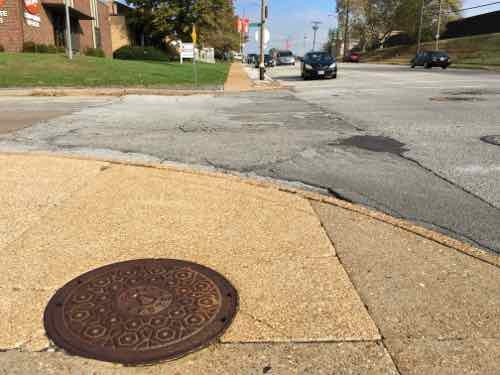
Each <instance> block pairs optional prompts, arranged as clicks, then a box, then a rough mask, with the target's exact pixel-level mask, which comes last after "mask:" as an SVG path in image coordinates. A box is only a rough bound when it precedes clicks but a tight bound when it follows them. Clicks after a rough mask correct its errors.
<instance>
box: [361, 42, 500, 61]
mask: <svg viewBox="0 0 500 375" xmlns="http://www.w3.org/2000/svg"><path fill="white" fill-rule="evenodd" d="M439 45H440V47H439V48H440V49H442V50H445V51H447V52H448V53H449V55H450V57H451V58H452V60H453V65H452V66H460V67H470V68H482V67H491V68H499V69H500V34H486V35H477V36H471V37H465V38H454V39H445V40H442V41H441V42H440V43H439ZM434 48H435V46H434V42H428V43H424V44H423V46H422V49H424V50H433V49H434ZM415 52H416V46H398V47H392V48H385V49H382V50H376V51H372V52H368V53H366V54H364V55H363V61H367V62H386V63H406V64H407V63H409V61H410V60H411V59H412V58H413V57H414V56H415Z"/></svg>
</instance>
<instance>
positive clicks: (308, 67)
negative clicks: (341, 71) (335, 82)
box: [301, 52, 337, 79]
mask: <svg viewBox="0 0 500 375" xmlns="http://www.w3.org/2000/svg"><path fill="white" fill-rule="evenodd" d="M301 71H302V78H304V79H309V78H337V62H336V61H335V58H334V57H332V56H330V54H329V53H327V52H309V53H307V54H306V55H305V56H304V59H303V60H302V64H301Z"/></svg>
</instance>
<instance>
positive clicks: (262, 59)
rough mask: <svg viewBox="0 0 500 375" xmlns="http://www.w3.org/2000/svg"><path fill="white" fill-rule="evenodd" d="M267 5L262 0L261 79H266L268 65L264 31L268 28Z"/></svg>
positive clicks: (264, 0)
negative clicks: (266, 62) (265, 57)
mask: <svg viewBox="0 0 500 375" xmlns="http://www.w3.org/2000/svg"><path fill="white" fill-rule="evenodd" d="M266 9H267V5H266V0H261V2H260V38H259V39H260V40H259V41H260V59H259V76H260V77H259V78H260V80H261V81H263V80H264V79H265V74H266V66H265V63H264V31H265V30H266V18H267V12H266Z"/></svg>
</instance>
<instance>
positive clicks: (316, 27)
mask: <svg viewBox="0 0 500 375" xmlns="http://www.w3.org/2000/svg"><path fill="white" fill-rule="evenodd" d="M312 24H313V30H314V39H313V49H312V50H313V52H314V51H316V34H317V33H318V30H319V25H321V22H320V21H313V23H312Z"/></svg>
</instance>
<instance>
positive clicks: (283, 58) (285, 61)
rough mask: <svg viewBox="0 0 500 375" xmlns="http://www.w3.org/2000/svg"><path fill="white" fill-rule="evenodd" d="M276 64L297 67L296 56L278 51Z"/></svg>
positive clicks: (290, 52)
mask: <svg viewBox="0 0 500 375" xmlns="http://www.w3.org/2000/svg"><path fill="white" fill-rule="evenodd" d="M276 63H277V65H295V56H294V55H293V52H292V51H278V53H277V54H276Z"/></svg>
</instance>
